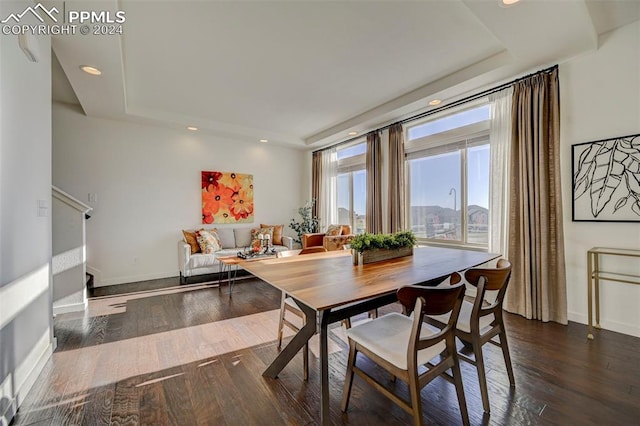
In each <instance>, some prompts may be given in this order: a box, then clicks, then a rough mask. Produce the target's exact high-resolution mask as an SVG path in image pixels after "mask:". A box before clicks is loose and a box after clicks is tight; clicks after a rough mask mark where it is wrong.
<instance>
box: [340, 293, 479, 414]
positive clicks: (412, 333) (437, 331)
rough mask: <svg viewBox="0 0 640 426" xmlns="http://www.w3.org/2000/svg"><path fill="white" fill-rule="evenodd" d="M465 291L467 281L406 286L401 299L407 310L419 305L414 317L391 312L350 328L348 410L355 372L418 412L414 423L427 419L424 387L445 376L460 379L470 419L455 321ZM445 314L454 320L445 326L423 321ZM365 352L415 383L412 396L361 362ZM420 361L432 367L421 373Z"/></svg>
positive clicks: (345, 400)
mask: <svg viewBox="0 0 640 426" xmlns="http://www.w3.org/2000/svg"><path fill="white" fill-rule="evenodd" d="M464 291H465V287H464V284H463V283H458V284H457V285H452V286H447V287H445V288H435V287H420V286H409V287H403V288H401V289H399V290H398V300H399V301H400V303H401V304H402V306H403V308H404V310H405V312H406V313H407V314H408V313H411V311H413V317H412V318H411V317H408V316H406V315H403V314H400V313H391V314H387V315H384V316H382V317H379V318H377V319H375V320H373V321H370V322H367V323H364V324H360V325H356V326H354V327H353V328H351V329H349V330H348V331H347V336H348V337H349V360H348V362H347V374H346V377H345V381H344V390H343V393H342V411H343V412H345V411H347V408H348V407H349V397H350V395H351V387H352V385H353V376H354V373H355V374H357V375H358V376H360V377H361V378H363V379H364V380H365V381H366V382H367V383H369V384H370V385H372V386H373V387H374V388H375V389H377V390H378V391H380V392H382V393H383V394H384V395H385V396H387V397H388V398H389V399H391V400H392V401H393V402H395V403H396V404H398V405H399V406H400V407H402V408H403V409H404V410H405V411H407V412H408V413H409V414H412V415H413V423H414V425H422V424H423V420H422V400H421V398H420V390H421V389H422V388H423V387H424V386H426V385H427V383H429V382H430V381H432V380H433V379H434V378H436V377H438V376H442V377H444V378H445V379H447V380H448V381H450V382H452V383H453V384H454V385H455V387H456V393H457V396H458V404H459V405H460V415H461V416H462V422H463V423H464V424H465V425H468V424H469V416H468V414H467V405H466V402H465V397H464V389H463V386H462V378H461V376H460V365H459V363H458V357H457V351H456V344H455V326H456V321H457V319H458V314H459V313H460V307H461V306H462V300H463V297H464ZM442 314H447V315H449V321H448V322H447V323H446V324H444V325H442V326H441V327H437V328H436V327H433V328H432V327H431V326H429V325H427V324H424V323H423V318H424V316H425V315H442ZM359 352H360V353H362V354H364V355H366V356H367V358H369V359H370V360H371V361H373V362H375V363H376V364H378V365H379V366H381V367H382V368H384V369H385V370H387V371H388V372H389V373H391V374H392V375H393V376H394V377H397V378H400V379H401V380H404V381H405V382H406V383H407V384H408V385H409V393H410V401H406V400H405V399H403V398H402V397H401V396H399V395H397V394H395V393H394V392H393V391H392V390H391V389H389V388H387V387H386V386H385V385H384V384H382V383H381V382H380V381H378V380H377V379H375V378H374V377H372V376H370V375H369V374H367V373H366V372H365V371H364V370H363V369H361V368H360V367H359V366H358V365H356V358H357V354H358V353H359ZM419 366H425V367H427V370H426V371H425V372H422V373H420V371H419V370H418V367H419ZM448 370H451V373H452V374H451V375H449V374H448V373H447V371H448Z"/></svg>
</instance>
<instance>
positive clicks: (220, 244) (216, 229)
mask: <svg viewBox="0 0 640 426" xmlns="http://www.w3.org/2000/svg"><path fill="white" fill-rule="evenodd" d="M200 230H201V231H207V232H209V233H210V234H211V235H212V236H213V238H215V239H216V242H217V243H218V247H220V248H219V249H218V250H220V249H221V248H222V239H221V238H220V235H218V232H219V231H218V228H213V229H204V228H200Z"/></svg>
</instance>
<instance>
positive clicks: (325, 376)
mask: <svg viewBox="0 0 640 426" xmlns="http://www.w3.org/2000/svg"><path fill="white" fill-rule="evenodd" d="M329 313H330V311H329V310H327V311H321V312H320V423H321V424H322V425H328V424H329V349H328V343H329Z"/></svg>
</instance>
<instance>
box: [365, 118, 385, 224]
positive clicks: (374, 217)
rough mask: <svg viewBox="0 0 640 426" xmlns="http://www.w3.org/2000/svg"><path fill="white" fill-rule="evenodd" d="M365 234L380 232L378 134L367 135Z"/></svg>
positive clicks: (380, 164)
mask: <svg viewBox="0 0 640 426" xmlns="http://www.w3.org/2000/svg"><path fill="white" fill-rule="evenodd" d="M366 165H367V213H366V215H367V218H366V219H367V223H366V225H367V232H371V233H373V234H379V233H381V232H382V152H381V147H380V134H379V133H378V132H377V131H375V132H371V133H369V134H367V164H366Z"/></svg>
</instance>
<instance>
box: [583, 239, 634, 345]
mask: <svg viewBox="0 0 640 426" xmlns="http://www.w3.org/2000/svg"><path fill="white" fill-rule="evenodd" d="M601 256H624V257H632V258H637V259H640V250H634V249H621V248H608V247H594V248H592V249H591V250H589V251H587V285H588V291H587V294H588V303H589V306H588V316H589V330H588V332H587V338H588V339H590V340H593V306H594V303H593V302H594V299H595V311H596V325H595V327H596V328H598V329H599V328H600V280H605V281H616V282H619V283H627V284H638V285H640V275H635V274H622V273H619V272H607V271H602V270H600V257H601ZM594 296H595V297H594Z"/></svg>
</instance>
